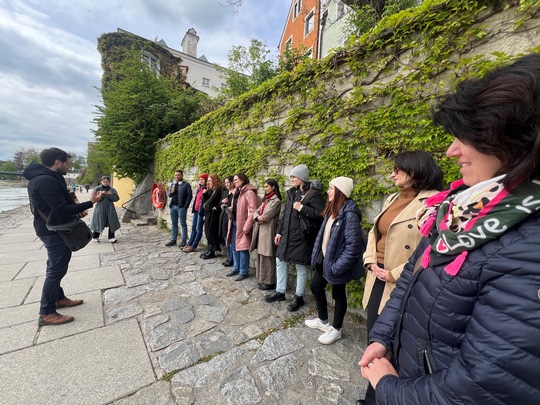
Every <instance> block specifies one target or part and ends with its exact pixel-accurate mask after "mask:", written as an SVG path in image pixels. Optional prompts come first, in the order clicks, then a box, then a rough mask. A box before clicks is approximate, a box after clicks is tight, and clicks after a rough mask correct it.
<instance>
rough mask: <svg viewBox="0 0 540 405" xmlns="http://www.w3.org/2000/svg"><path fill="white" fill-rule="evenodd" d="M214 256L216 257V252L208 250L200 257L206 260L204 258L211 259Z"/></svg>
mask: <svg viewBox="0 0 540 405" xmlns="http://www.w3.org/2000/svg"><path fill="white" fill-rule="evenodd" d="M214 257H216V254H215V253H214V252H208V253H206V254H205V255H203V257H202V258H203V259H204V260H206V259H213V258H214Z"/></svg>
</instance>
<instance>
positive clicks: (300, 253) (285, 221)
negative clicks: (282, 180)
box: [276, 181, 324, 266]
mask: <svg viewBox="0 0 540 405" xmlns="http://www.w3.org/2000/svg"><path fill="white" fill-rule="evenodd" d="M314 184H316V186H317V188H316V187H314ZM320 188H321V183H320V182H317V183H314V181H311V182H310V183H309V188H308V189H306V190H304V192H302V191H301V190H300V189H299V188H296V187H291V188H290V189H289V190H288V191H287V200H286V201H285V210H284V212H283V218H282V219H281V221H280V222H279V225H278V228H277V230H276V234H279V235H281V241H280V242H279V245H278V248H277V252H276V256H277V257H278V258H279V260H281V261H284V262H288V263H298V264H303V265H306V266H309V265H310V264H311V251H312V250H313V244H314V243H315V236H316V235H317V233H318V231H319V228H320V226H321V223H322V221H323V217H322V215H321V213H322V211H323V209H324V199H323V198H322V196H321V193H320V192H319V190H320ZM296 201H301V202H302V205H303V207H302V209H301V210H300V211H297V210H295V209H294V208H293V204H294V203H295V202H296ZM300 215H302V216H303V217H305V218H306V219H307V220H308V221H309V222H310V223H311V224H312V225H313V230H312V234H313V235H314V237H313V238H309V237H308V238H306V236H305V235H304V234H303V233H302V227H301V225H300Z"/></svg>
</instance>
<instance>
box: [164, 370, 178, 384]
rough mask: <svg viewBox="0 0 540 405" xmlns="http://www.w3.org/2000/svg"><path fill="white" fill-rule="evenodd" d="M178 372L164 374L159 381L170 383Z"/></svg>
mask: <svg viewBox="0 0 540 405" xmlns="http://www.w3.org/2000/svg"><path fill="white" fill-rule="evenodd" d="M179 371H180V370H173V371H169V372H168V373H167V374H165V375H164V376H163V377H161V379H162V380H163V381H169V382H170V381H171V380H172V378H173V377H174V375H175V374H176V373H178V372H179Z"/></svg>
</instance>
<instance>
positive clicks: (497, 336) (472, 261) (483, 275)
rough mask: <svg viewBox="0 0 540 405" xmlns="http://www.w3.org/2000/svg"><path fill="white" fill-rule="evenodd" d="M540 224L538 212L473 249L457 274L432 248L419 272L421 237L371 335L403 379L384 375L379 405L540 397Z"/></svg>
mask: <svg viewBox="0 0 540 405" xmlns="http://www.w3.org/2000/svg"><path fill="white" fill-rule="evenodd" d="M539 229H540V213H536V214H533V215H531V216H530V217H529V218H527V219H526V220H524V221H523V222H522V223H520V224H518V225H516V226H515V227H514V228H512V229H510V230H509V231H507V232H506V233H505V234H504V235H502V236H501V237H500V238H499V239H496V240H493V241H491V242H488V243H486V244H485V245H483V246H481V247H480V248H478V249H476V250H473V251H471V252H469V255H468V256H467V259H466V261H465V263H464V264H463V266H462V267H461V269H460V271H459V272H458V273H457V275H456V276H454V277H452V276H450V275H448V274H447V273H446V272H445V271H444V266H445V265H446V264H447V263H445V262H442V261H441V259H440V258H437V256H435V255H434V254H432V255H431V257H430V258H431V264H430V266H429V267H428V268H427V269H425V270H424V269H420V270H419V271H418V272H416V273H414V274H413V272H412V269H413V267H414V264H415V262H416V259H417V257H420V256H421V254H422V252H423V250H424V249H425V248H426V246H427V244H428V241H427V240H426V239H424V240H423V241H422V243H421V244H420V246H419V247H418V249H417V250H416V252H415V254H414V255H413V256H412V257H411V259H410V261H409V263H408V264H407V265H406V266H405V270H404V271H403V274H402V276H401V278H400V279H399V280H398V282H397V286H396V288H395V290H394V291H393V293H392V296H391V298H390V300H389V301H388V303H387V304H386V307H385V308H384V310H383V311H382V313H381V315H380V317H379V319H378V321H377V323H376V324H375V326H374V327H373V330H372V331H371V334H370V339H371V341H379V342H381V343H383V344H384V345H385V346H387V347H388V348H390V349H391V351H393V358H394V359H397V366H398V372H399V376H400V378H399V379H398V378H396V377H394V376H390V375H387V376H384V377H383V378H382V379H381V380H380V381H379V383H378V385H377V387H376V394H377V404H449V405H450V404H452V405H453V404H534V403H538V401H539V398H540V343H539V342H540V340H539V337H540V249H539V246H540V232H538V230H539ZM446 260H448V259H446ZM395 333H396V334H397V336H396V337H397V339H395V340H394V334H395Z"/></svg>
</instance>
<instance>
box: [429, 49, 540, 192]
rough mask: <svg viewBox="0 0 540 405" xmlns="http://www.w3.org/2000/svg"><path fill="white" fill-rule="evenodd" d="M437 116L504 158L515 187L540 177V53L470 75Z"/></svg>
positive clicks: (466, 140)
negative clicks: (483, 73)
mask: <svg viewBox="0 0 540 405" xmlns="http://www.w3.org/2000/svg"><path fill="white" fill-rule="evenodd" d="M433 122H434V123H435V124H437V125H440V126H442V127H443V128H444V129H445V130H446V131H447V132H449V133H450V134H452V135H453V136H455V137H456V138H457V139H459V140H460V141H461V142H463V143H464V144H466V145H469V146H472V147H473V148H475V149H476V150H478V151H479V152H480V153H483V154H486V155H491V156H495V157H496V158H498V159H499V160H500V161H501V163H502V168H501V170H500V172H499V173H497V174H498V175H500V174H503V173H506V177H505V179H504V185H505V187H506V188H507V189H509V190H511V189H513V188H514V187H515V186H516V185H517V184H519V183H520V182H522V181H523V180H525V179H527V178H531V179H532V178H538V176H539V169H538V164H539V162H540V137H539V134H540V54H538V53H536V54H531V55H527V56H524V57H522V58H520V59H517V60H516V61H515V62H514V63H512V64H511V65H508V66H505V67H501V68H497V69H495V70H493V71H491V72H490V73H488V74H487V75H485V76H484V77H483V78H481V79H471V80H465V81H463V82H461V83H459V84H458V86H457V89H456V92H455V93H452V94H449V95H446V96H445V97H444V98H442V99H441V101H440V102H439V105H438V106H437V109H436V112H435V113H434V114H433Z"/></svg>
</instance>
